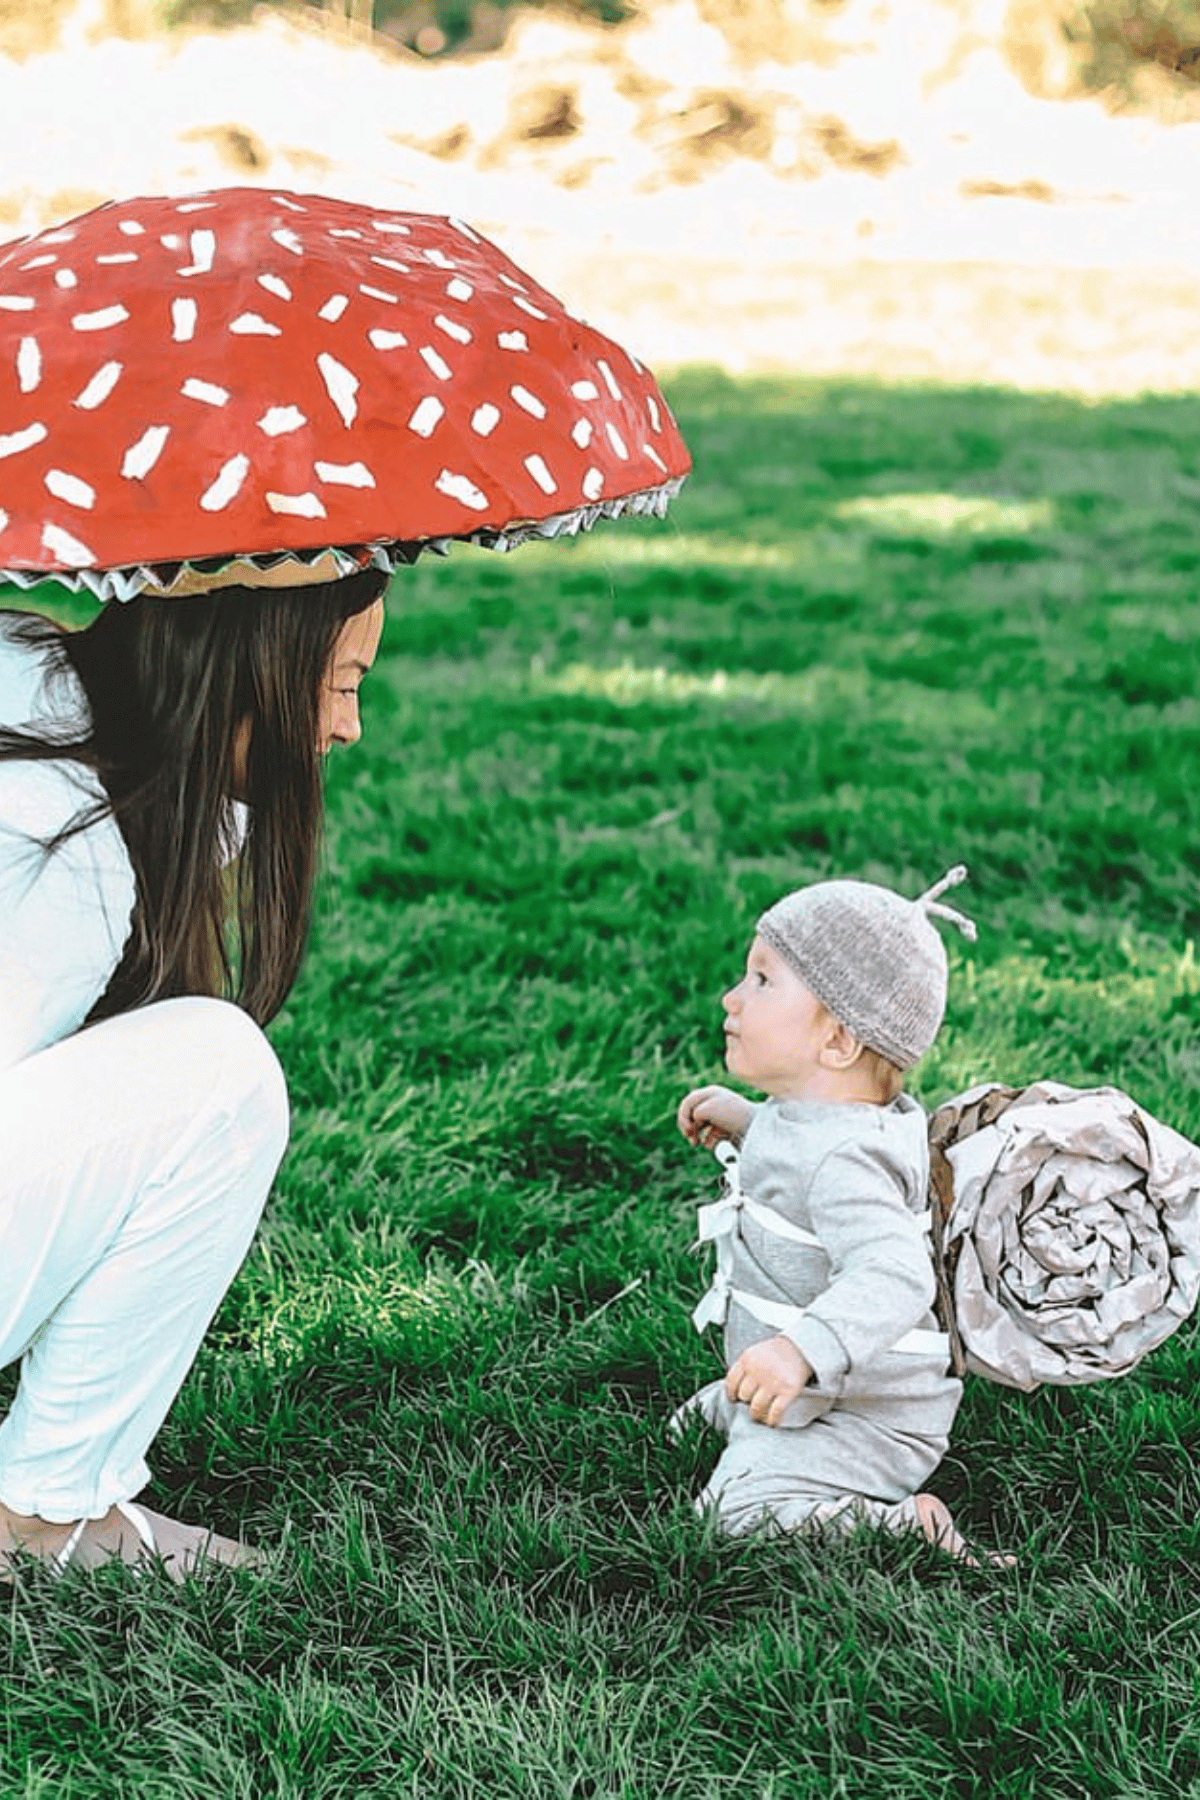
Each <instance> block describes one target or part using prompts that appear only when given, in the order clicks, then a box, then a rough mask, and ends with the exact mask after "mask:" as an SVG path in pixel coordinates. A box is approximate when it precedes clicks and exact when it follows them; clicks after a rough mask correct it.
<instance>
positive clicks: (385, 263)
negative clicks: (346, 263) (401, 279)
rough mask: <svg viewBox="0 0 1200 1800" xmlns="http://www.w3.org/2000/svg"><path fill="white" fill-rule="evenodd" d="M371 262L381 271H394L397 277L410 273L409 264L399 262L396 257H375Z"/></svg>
mask: <svg viewBox="0 0 1200 1800" xmlns="http://www.w3.org/2000/svg"><path fill="white" fill-rule="evenodd" d="M371 261H372V262H373V263H378V264H379V267H380V268H381V269H394V270H395V271H396V273H397V275H407V274H408V271H409V265H408V263H403V262H397V261H396V259H395V257H394V256H373V257H372V258H371Z"/></svg>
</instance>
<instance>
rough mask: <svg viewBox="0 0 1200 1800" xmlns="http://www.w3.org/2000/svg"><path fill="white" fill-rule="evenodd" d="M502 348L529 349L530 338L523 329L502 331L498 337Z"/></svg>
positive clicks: (497, 340)
mask: <svg viewBox="0 0 1200 1800" xmlns="http://www.w3.org/2000/svg"><path fill="white" fill-rule="evenodd" d="M496 342H497V343H498V344H499V346H500V348H501V349H502V350H528V348H529V339H528V338H527V337H526V336H525V333H524V332H523V331H502V332H501V333H500V335H499V337H498V338H497V339H496Z"/></svg>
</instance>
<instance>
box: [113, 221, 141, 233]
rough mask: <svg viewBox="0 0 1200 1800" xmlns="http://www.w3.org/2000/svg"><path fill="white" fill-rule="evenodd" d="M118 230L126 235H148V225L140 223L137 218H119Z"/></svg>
mask: <svg viewBox="0 0 1200 1800" xmlns="http://www.w3.org/2000/svg"><path fill="white" fill-rule="evenodd" d="M117 230H118V231H123V232H124V233H125V236H126V237H145V235H146V227H145V226H144V225H139V224H138V222H137V220H136V219H120V220H118V222H117Z"/></svg>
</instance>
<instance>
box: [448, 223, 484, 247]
mask: <svg viewBox="0 0 1200 1800" xmlns="http://www.w3.org/2000/svg"><path fill="white" fill-rule="evenodd" d="M450 223H451V225H453V227H454V229H455V231H461V232H462V234H463V236H464V237H465V238H470V240H471V242H472V243H473V244H482V242H483V239H482V238H481V237H480V235H479V233H478V232H477V231H472V230H471V227H470V226H469V225H467V224H464V222H463V221H462V219H451V220H450Z"/></svg>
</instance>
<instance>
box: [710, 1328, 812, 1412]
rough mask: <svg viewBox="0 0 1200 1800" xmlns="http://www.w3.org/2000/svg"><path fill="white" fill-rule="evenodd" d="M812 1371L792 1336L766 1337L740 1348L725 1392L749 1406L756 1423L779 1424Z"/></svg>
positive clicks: (727, 1379) (809, 1379)
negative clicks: (745, 1348)
mask: <svg viewBox="0 0 1200 1800" xmlns="http://www.w3.org/2000/svg"><path fill="white" fill-rule="evenodd" d="M812 1373H813V1372H812V1367H811V1365H810V1364H809V1361H808V1359H807V1357H804V1356H801V1354H800V1352H799V1350H797V1348H796V1346H795V1344H793V1342H792V1340H791V1338H785V1337H773V1338H765V1339H764V1340H763V1342H762V1343H761V1344H751V1346H750V1348H749V1349H748V1350H743V1351H742V1354H741V1355H740V1356H739V1357H738V1359H737V1361H736V1362H735V1363H734V1364H733V1366H732V1368H731V1369H730V1371H729V1373H728V1375H726V1377H725V1392H726V1393H727V1394H728V1395H729V1398H730V1399H731V1400H740V1401H742V1402H743V1404H744V1405H746V1406H748V1407H749V1408H750V1417H751V1418H752V1419H753V1420H754V1421H755V1423H756V1424H758V1425H778V1423H779V1421H780V1419H782V1417H783V1415H784V1413H785V1412H786V1411H787V1409H788V1407H789V1406H790V1405H791V1404H792V1401H793V1400H795V1399H796V1397H797V1396H798V1395H799V1394H800V1393H801V1392H802V1391H803V1390H804V1388H806V1387H807V1386H808V1383H809V1382H810V1381H811V1380H812Z"/></svg>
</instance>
